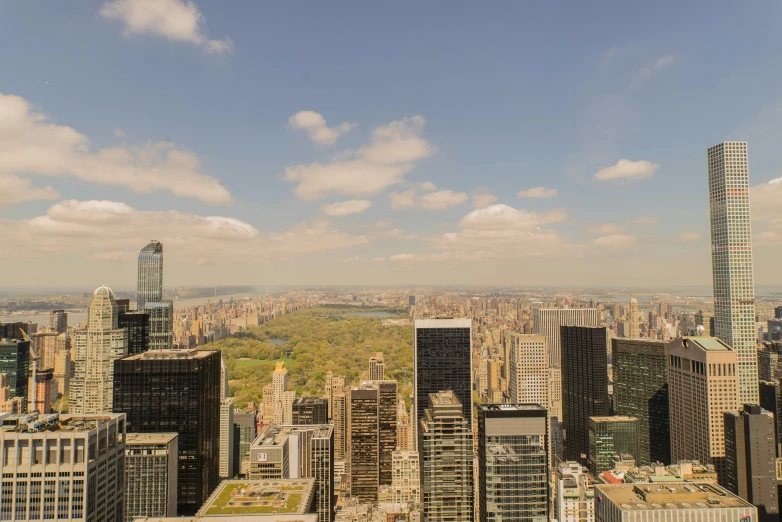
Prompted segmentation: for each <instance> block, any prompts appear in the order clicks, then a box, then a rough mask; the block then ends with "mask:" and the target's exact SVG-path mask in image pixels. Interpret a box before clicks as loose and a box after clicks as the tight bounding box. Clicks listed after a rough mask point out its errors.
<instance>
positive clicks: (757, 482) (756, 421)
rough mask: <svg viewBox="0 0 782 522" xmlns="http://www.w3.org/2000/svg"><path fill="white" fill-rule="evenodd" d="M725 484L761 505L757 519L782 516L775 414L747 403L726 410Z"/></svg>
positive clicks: (758, 506) (744, 497)
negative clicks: (775, 437) (778, 481)
mask: <svg viewBox="0 0 782 522" xmlns="http://www.w3.org/2000/svg"><path fill="white" fill-rule="evenodd" d="M724 484H725V487H726V488H727V489H728V490H729V491H731V492H732V493H735V494H736V495H738V496H739V497H741V498H743V499H744V500H746V501H747V502H749V503H750V504H752V505H754V506H755V507H756V508H758V520H759V521H760V522H767V521H768V522H771V521H777V520H779V496H778V493H777V471H776V442H775V440H774V414H773V413H772V412H770V411H768V410H764V409H763V408H761V407H760V406H755V405H749V404H747V405H745V406H744V409H743V410H742V411H741V412H735V411H730V412H725V482H724Z"/></svg>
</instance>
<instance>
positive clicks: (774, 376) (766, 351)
mask: <svg viewBox="0 0 782 522" xmlns="http://www.w3.org/2000/svg"><path fill="white" fill-rule="evenodd" d="M758 378H759V379H760V380H761V381H773V382H779V379H782V342H780V341H770V342H764V343H763V345H762V346H761V348H760V349H759V350H758Z"/></svg>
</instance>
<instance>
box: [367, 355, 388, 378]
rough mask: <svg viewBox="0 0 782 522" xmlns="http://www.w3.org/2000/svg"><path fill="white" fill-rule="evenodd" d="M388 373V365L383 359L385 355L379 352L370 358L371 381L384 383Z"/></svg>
mask: <svg viewBox="0 0 782 522" xmlns="http://www.w3.org/2000/svg"><path fill="white" fill-rule="evenodd" d="M385 373H386V363H385V360H384V359H383V354H382V353H380V352H377V353H376V354H375V355H373V356H372V357H370V358H369V380H370V381H382V380H383V379H384V378H385V377H384V375H385Z"/></svg>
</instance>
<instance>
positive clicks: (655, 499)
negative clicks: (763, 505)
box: [595, 481, 758, 522]
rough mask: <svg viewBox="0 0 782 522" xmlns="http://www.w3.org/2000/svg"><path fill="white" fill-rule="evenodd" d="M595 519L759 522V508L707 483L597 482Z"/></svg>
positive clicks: (616, 521) (602, 521)
mask: <svg viewBox="0 0 782 522" xmlns="http://www.w3.org/2000/svg"><path fill="white" fill-rule="evenodd" d="M595 515H596V517H595V518H596V522H647V521H650V522H651V521H654V522H727V521H731V522H734V521H735V522H758V518H757V509H755V507H754V506H753V505H752V504H750V503H749V502H747V501H745V500H742V499H740V498H739V497H737V496H735V495H733V494H731V493H730V492H729V491H727V490H725V489H724V488H722V487H720V486H718V485H717V484H713V483H708V482H700V481H695V482H690V483H665V484H654V485H649V484H597V485H596V486H595Z"/></svg>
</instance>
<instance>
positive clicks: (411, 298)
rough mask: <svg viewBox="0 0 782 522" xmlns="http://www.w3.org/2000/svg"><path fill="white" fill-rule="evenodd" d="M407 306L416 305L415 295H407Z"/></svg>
mask: <svg viewBox="0 0 782 522" xmlns="http://www.w3.org/2000/svg"><path fill="white" fill-rule="evenodd" d="M407 306H415V296H414V295H410V296H407Z"/></svg>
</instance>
